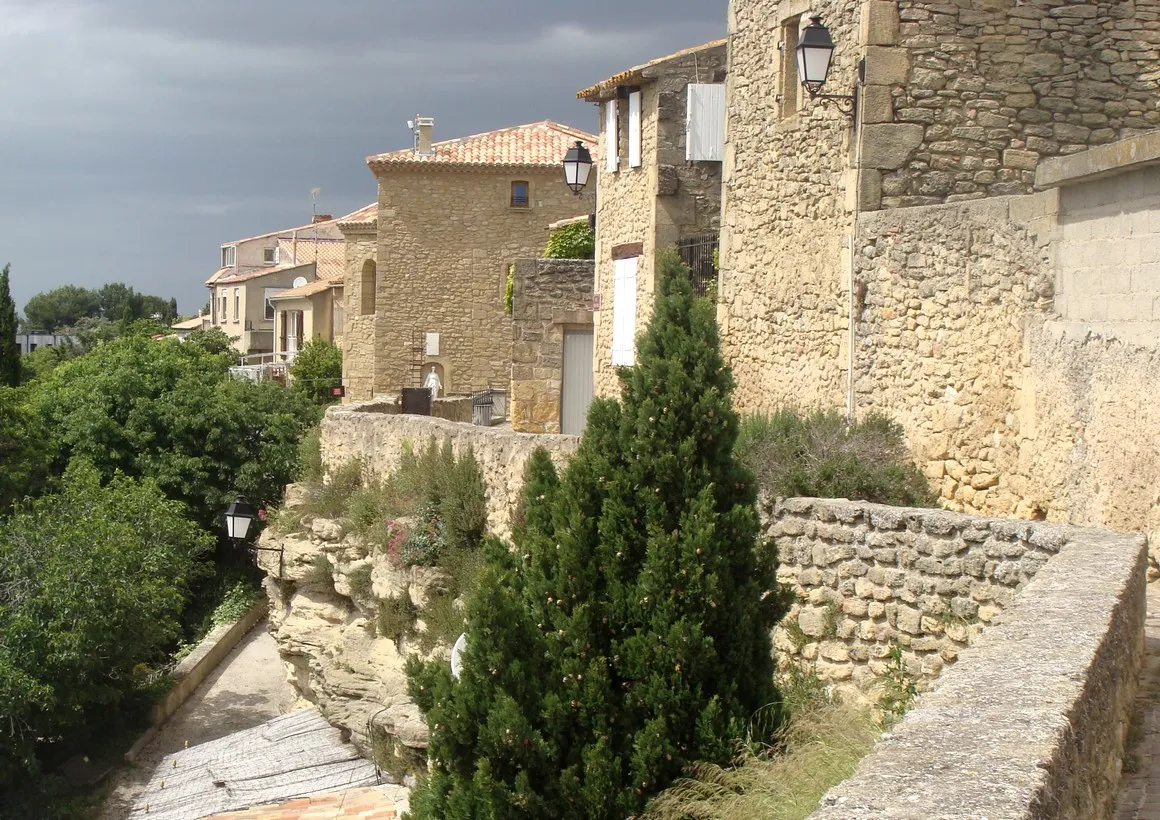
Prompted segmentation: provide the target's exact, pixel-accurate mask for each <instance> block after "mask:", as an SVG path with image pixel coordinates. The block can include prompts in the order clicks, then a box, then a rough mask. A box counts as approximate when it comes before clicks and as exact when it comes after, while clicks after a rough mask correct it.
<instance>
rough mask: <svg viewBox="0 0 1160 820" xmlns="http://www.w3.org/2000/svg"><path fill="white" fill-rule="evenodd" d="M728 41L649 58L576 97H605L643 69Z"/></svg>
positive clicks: (642, 72) (586, 98)
mask: <svg viewBox="0 0 1160 820" xmlns="http://www.w3.org/2000/svg"><path fill="white" fill-rule="evenodd" d="M728 42H729V40H728V39H722V40H714V41H713V42H711V43H704V44H703V45H699V46H693V47H692V48H685V49H681V50H680V51H675V52H673V53H672V54H667V55H665V56H664V57H657V58H656V59H655V60H649V61H648V62H647V63H643V64H641V65H638V66H633V67H632V68H630V69H627V70H626V71H622V72H620V73H619V74H613V75H612V76H611V77H609V78H608V79H607V80H601V81H600V82H598V83H597V84H596V85H593V86H589V87H588V88H585V89H584V90H583V91H578V92H576V98H577V99H581V100H592V101H595V100H602V99H606V98H607V97H608V95H609V94H610V93H611V92H613V91H615V89H616V86H618V85H626V84H629V83H631V82H632V81H634V80H640V79H641V77H642V75H643V74H644V71H645V69H649V68H654V67H656V66H659V65H660V64H661V63H667V62H668V61H669V60H675V59H677V58H679V57H685V56H687V55H689V54H696V53H697V52H700V51H708V50H709V49H711V48H718V47H719V46H723V45H726V44H727V43H728Z"/></svg>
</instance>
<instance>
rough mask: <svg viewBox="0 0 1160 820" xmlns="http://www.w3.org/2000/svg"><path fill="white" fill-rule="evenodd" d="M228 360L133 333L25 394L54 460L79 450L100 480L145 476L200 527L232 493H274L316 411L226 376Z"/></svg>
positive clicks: (289, 473)
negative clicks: (180, 503) (42, 425)
mask: <svg viewBox="0 0 1160 820" xmlns="http://www.w3.org/2000/svg"><path fill="white" fill-rule="evenodd" d="M229 364H230V360H229V358H228V357H227V356H225V355H220V354H212V353H209V352H207V351H206V350H205V349H204V348H202V347H201V346H199V345H197V344H183V343H181V342H178V341H177V340H175V339H170V340H164V341H153V340H151V339H149V338H148V337H146V336H137V335H132V336H124V337H121V338H119V339H115V340H113V341H111V342H108V343H106V344H102V345H100V346H98V347H97V348H95V349H94V350H93V351H92V352H91V353H89V354H88V355H85V356H83V357H81V358H78V359H74V360H73V361H70V362H67V363H65V364H63V365H61V366H60V367H58V368H57V369H56V370H55V371H54V372H53V373H52V374H51V376H50V377H48V378H47V379H46V380H45V381H44V382H43V383H41V384H40V385H39V386H38V389H37V390H36V391H35V394H34V399H33V401H34V406H35V408H36V409H37V411H38V413H39V415H40V416H41V418H43V419H44V420H45V422H46V424H47V425H48V426H49V428H50V429H51V431H52V434H53V445H54V446H53V450H52V452H53V456H54V463H55V466H56V469H58V470H60V469H63V468H64V466H65V465H67V464H68V463H69V462H70V461H71V460H72V459H73V458H76V457H78V456H79V457H83V458H85V459H87V460H89V461H91V462H92V463H93V464H94V465H96V468H97V469H98V471H99V472H100V473H101V475H102V476H103V477H104V478H105V479H110V478H112V476H113V475H114V474H115V473H116V472H117V471H120V472H122V473H124V474H125V475H129V476H135V477H136V476H142V477H149V478H152V479H154V480H155V481H156V482H157V484H158V486H159V487H160V488H161V489H162V490H163V491H164V492H165V493H166V495H168V496H169V497H170V498H173V499H176V500H180V501H183V502H185V503H186V504H187V505H188V507H189V509H190V511H191V513H192V514H193V515H194V517H195V518H196V520H197V521H199V522H200V523H201V524H203V525H204V526H207V527H213V526H215V525H216V522H217V519H218V517H219V516H220V514H221V510H222V509H223V507H224V506H225V504H226V503H227V502H228V500H229V499H230V498H231V497H232V495H233V493H235V492H242V493H244V494H246V496H247V497H249V498H250V500H251V501H253V502H255V503H256V504H260V505H262V504H267V503H269V502H270V501H273V500H276V499H277V498H279V497H280V496H281V492H282V488H283V487H284V486H285V485H286V484H287V483H289V482H290V481H292V480H293V478H294V474H295V469H296V466H297V443H298V439H299V437H300V436H301V434H302V431H303V430H305V429H306V428H307V427H308V426H309V425H310V424H312V423H313V422H314V421H316V419H317V410H316V409H315V408H313V406H312V405H310V404H309V402H307V401H305V400H303V398H302V397H301V396H299V395H297V394H294V393H292V392H289V391H286V390H283V389H282V388H281V387H279V386H277V385H275V384H272V383H263V384H251V383H250V382H247V381H242V380H238V379H234V378H232V377H231V376H230V375H229V371H228V368H229Z"/></svg>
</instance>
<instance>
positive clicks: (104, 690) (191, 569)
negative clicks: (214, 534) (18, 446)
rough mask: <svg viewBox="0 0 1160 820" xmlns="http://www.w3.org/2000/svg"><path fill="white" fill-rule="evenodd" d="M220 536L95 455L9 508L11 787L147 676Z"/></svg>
mask: <svg viewBox="0 0 1160 820" xmlns="http://www.w3.org/2000/svg"><path fill="white" fill-rule="evenodd" d="M211 541H212V538H211V537H210V536H209V535H208V534H206V533H204V532H203V531H201V530H199V529H198V528H197V527H196V525H194V524H193V523H192V522H191V521H189V520H188V519H187V518H186V517H185V514H184V510H183V508H182V506H181V505H180V504H177V503H175V502H172V501H168V500H166V498H165V496H164V495H163V494H162V492H161V490H160V488H158V487H157V485H156V484H154V483H153V482H152V481H148V480H146V481H143V482H138V481H134V480H131V479H127V478H125V477H123V476H115V477H114V478H113V479H112V481H111V482H109V483H108V484H107V485H105V486H102V485H101V481H100V474H99V471H98V470H97V469H96V468H94V467H93V466H92V465H91V464H86V463H84V462H83V461H77V462H74V463H73V465H72V466H71V468H70V470H69V472H68V473H67V474H66V475H65V477H64V484H63V490H62V492H61V493H60V494H57V495H46V496H42V497H41V498H39V499H37V500H35V501H33V502H31V503H30V504H29V505H27V506H25V507H23V508H21V509H19V510H18V511H17V512H16V513H15V514H14V515H12V516H11V517H10V518H8V519H7V520H4V519H0V602H2V603H3V605H2V606H0V714H2V715H4V718H5V719H4V721H3V722H2V725H0V791H4V790H5V789H6V788H8V787H11V786H13V785H15V784H17V783H19V782H20V781H21V780H22V779H24V778H25V777H27V775H28V774H29V773H32V772H35V771H36V770H37V768H38V766H39V764H40V762H41V761H51V762H53V763H56V762H59V758H60V757H61V756H63V755H64V754H67V753H68V752H67V750H68V749H70V748H71V747H72V746H73V745H74V744H75V743H76V742H78V741H81V740H83V739H84V738H85V737H86V736H88V735H90V734H92V733H94V731H96V730H99V727H100V726H101V725H103V721H104V719H105V718H106V717H107V715H108V714H109V711H110V710H111V709H112V708H113V707H116V706H118V705H119V704H121V703H122V702H123V701H124V700H125V698H126V697H128V696H129V695H130V694H131V693H132V692H133V691H134V690H135V689H139V688H140V687H141V686H142V685H144V684H145V683H146V682H147V681H146V680H145V679H144V678H143V677H142V672H143V671H145V670H144V669H143V668H142V667H140V666H139V664H149V663H152V662H154V661H156V660H158V658H159V653H160V651H161V650H162V649H163V648H164V647H165V646H166V644H167V643H168V642H169V641H171V640H172V639H173V638H174V636H175V635H177V632H178V616H179V615H180V613H181V610H182V607H183V605H184V601H185V597H186V594H187V590H188V581H189V579H190V578H192V577H194V576H195V575H196V571H195V570H196V567H197V565H198V564H199V562H200V557H201V556H202V554H203V553H204V552H205V551H206V550H207V549H208V548H209V546H210V543H211ZM58 750H59V751H58Z"/></svg>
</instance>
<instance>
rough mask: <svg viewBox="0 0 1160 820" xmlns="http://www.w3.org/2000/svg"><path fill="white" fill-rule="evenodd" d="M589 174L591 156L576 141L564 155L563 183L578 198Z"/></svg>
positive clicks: (590, 171) (578, 141) (580, 143)
mask: <svg viewBox="0 0 1160 820" xmlns="http://www.w3.org/2000/svg"><path fill="white" fill-rule="evenodd" d="M591 173H592V154H590V153H589V152H588V149H587V148H585V147H584V143H582V142H580V140H576V144H575V145H573V146H572V147H571V148H569V149H568V153H567V154H565V155H564V182H566V183H567V184H568V187H569V188H571V189H572V193H574V194H576V196H580V192H581V191H583V190H584V187H585V186H586V185H587V184H588V175H589V174H591Z"/></svg>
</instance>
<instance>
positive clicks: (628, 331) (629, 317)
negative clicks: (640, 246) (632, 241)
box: [612, 256, 639, 365]
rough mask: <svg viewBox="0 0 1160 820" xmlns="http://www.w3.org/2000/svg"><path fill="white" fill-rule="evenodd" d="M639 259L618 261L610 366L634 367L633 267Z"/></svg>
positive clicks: (634, 295)
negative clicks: (611, 364)
mask: <svg viewBox="0 0 1160 820" xmlns="http://www.w3.org/2000/svg"><path fill="white" fill-rule="evenodd" d="M638 259H639V257H636V256H634V257H632V258H630V259H617V260H616V262H615V265H616V267H615V268H614V271H613V290H612V363H613V364H614V365H632V364H635V363H636V263H637V260H638Z"/></svg>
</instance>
